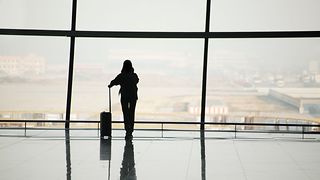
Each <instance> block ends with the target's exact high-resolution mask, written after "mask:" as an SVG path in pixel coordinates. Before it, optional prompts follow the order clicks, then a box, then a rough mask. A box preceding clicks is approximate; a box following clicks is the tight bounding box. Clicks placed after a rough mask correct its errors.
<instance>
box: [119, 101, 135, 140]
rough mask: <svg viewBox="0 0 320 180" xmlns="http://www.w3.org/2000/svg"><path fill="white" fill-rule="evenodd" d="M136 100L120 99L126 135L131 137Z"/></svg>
mask: <svg viewBox="0 0 320 180" xmlns="http://www.w3.org/2000/svg"><path fill="white" fill-rule="evenodd" d="M136 103H137V100H126V99H121V107H122V112H123V118H124V128H125V130H126V133H127V135H132V132H133V129H134V113H135V109H136Z"/></svg>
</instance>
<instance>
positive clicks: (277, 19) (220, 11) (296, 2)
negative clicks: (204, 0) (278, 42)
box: [211, 0, 320, 31]
mask: <svg viewBox="0 0 320 180" xmlns="http://www.w3.org/2000/svg"><path fill="white" fill-rule="evenodd" d="M319 7H320V1H318V0H303V1H302V0H240V1H239V0H215V1H212V5H211V8H212V11H211V12H212V13H211V31H263V30H265V31H269V30H319V29H320V21H319V17H320V11H319Z"/></svg>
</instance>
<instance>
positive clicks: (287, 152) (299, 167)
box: [276, 141, 312, 180]
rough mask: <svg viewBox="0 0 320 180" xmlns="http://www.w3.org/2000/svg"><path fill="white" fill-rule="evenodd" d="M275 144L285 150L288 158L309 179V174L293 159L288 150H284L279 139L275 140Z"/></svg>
mask: <svg viewBox="0 0 320 180" xmlns="http://www.w3.org/2000/svg"><path fill="white" fill-rule="evenodd" d="M276 144H277V145H278V146H279V147H280V149H282V151H284V152H285V154H288V156H289V158H290V159H291V160H292V161H293V162H294V164H295V165H296V166H297V168H298V169H299V170H300V171H301V172H303V174H304V175H305V176H306V177H307V178H308V179H309V180H311V179H312V178H311V177H310V176H309V174H308V173H307V172H306V170H305V169H304V168H302V167H301V166H300V165H299V163H298V162H297V161H296V160H295V158H294V157H293V155H292V154H291V153H290V152H289V151H287V150H285V148H284V147H283V146H282V145H281V143H280V142H279V141H276Z"/></svg>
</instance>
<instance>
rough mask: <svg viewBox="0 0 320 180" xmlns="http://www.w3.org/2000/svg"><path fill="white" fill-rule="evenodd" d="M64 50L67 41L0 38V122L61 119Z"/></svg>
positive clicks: (63, 108) (65, 54)
mask: <svg viewBox="0 0 320 180" xmlns="http://www.w3.org/2000/svg"><path fill="white" fill-rule="evenodd" d="M68 51H69V38H57V37H50V38H49V37H32V36H28V37H25V36H0V99H1V101H0V119H9V120H11V119H13V120H14V119H41V120H57V119H64V118H63V117H64V113H65V106H66V89H67V88H66V84H67V68H68V57H69V52H68ZM46 125H47V124H46Z"/></svg>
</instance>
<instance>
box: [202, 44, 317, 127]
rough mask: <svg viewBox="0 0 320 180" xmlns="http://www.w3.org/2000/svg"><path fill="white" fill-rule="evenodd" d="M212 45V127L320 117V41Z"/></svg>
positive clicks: (209, 95) (209, 94) (209, 113)
mask: <svg viewBox="0 0 320 180" xmlns="http://www.w3.org/2000/svg"><path fill="white" fill-rule="evenodd" d="M210 45H211V46H210V51H209V59H208V64H209V65H208V87H207V111H206V113H207V118H206V120H207V121H208V122H230V121H231V122H233V121H236V122H269V123H279V121H280V122H282V123H284V122H288V123H296V122H297V121H302V120H308V119H312V118H314V117H317V116H318V115H319V114H320V103H319V98H320V93H319V92H320V53H319V48H320V39H318V38H317V39H315V38H314V39H238V40H236V39H229V40H211V41H210ZM305 123H306V122H305Z"/></svg>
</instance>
